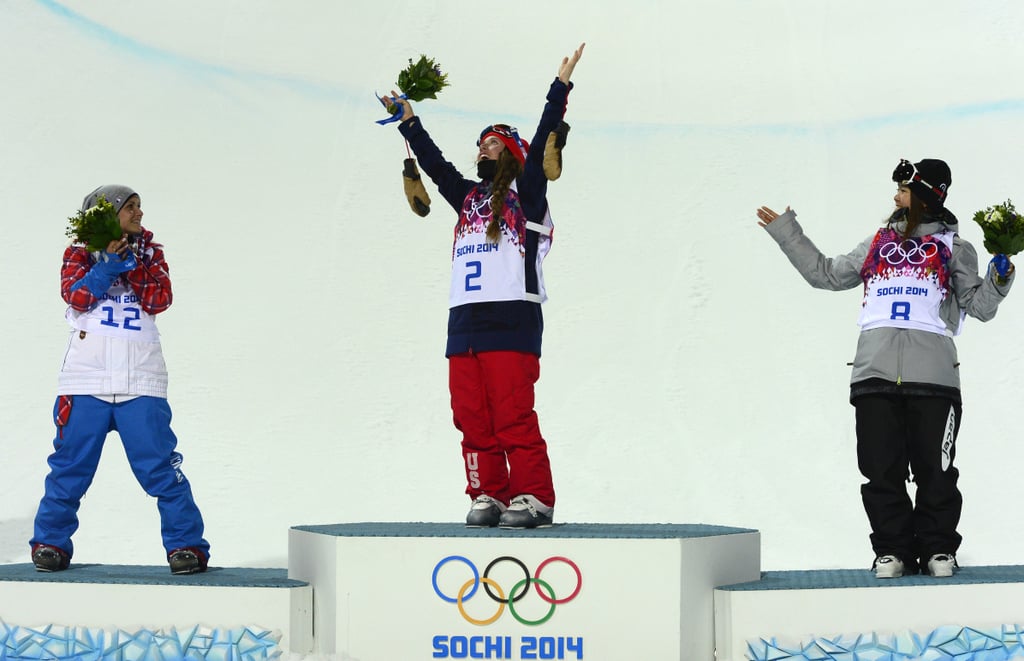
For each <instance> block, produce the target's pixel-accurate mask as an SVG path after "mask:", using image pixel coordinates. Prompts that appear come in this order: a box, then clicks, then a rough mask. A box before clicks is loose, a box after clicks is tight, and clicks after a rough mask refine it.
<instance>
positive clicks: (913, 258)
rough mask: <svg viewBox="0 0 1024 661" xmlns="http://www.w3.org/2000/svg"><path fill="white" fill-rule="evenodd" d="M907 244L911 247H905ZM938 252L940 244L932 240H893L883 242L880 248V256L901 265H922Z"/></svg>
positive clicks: (894, 264) (891, 262)
mask: <svg viewBox="0 0 1024 661" xmlns="http://www.w3.org/2000/svg"><path fill="white" fill-rule="evenodd" d="M907 245H909V246H910V248H909V249H907V248H905V247H904V246H907ZM938 254H939V246H938V244H936V243H933V242H931V241H928V242H926V243H921V244H918V243H916V242H915V241H909V240H908V241H902V242H900V243H897V242H895V241H892V242H890V243H886V244H883V245H882V246H880V247H879V249H878V255H879V257H881V258H882V259H884V260H885V261H887V262H889V264H891V265H893V266H899V265H900V264H904V263H907V264H911V265H913V266H920V265H921V264H924V263H926V262H927V261H928V260H930V259H932V258H934V257H935V256H936V255H938Z"/></svg>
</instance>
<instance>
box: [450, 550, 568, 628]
mask: <svg viewBox="0 0 1024 661" xmlns="http://www.w3.org/2000/svg"><path fill="white" fill-rule="evenodd" d="M503 562H508V563H512V564H513V565H516V566H517V567H518V568H519V569H520V570H522V572H523V578H522V579H520V580H518V581H516V582H515V583H513V584H512V585H511V586H510V587H509V589H508V590H507V591H506V590H505V588H504V587H502V586H501V584H499V583H498V581H496V580H495V579H493V578H491V572H492V570H493V569H494V568H495V567H496V566H497V565H499V564H501V563H503ZM556 562H557V563H563V564H565V565H568V567H569V568H570V569H572V571H573V572H574V573H575V574H576V585H575V587H574V588H573V589H572V590H571V591H569V592H567V593H564V594H561V590H559V592H558V593H556V591H555V589H554V588H553V587H551V585H550V584H549V583H548V582H547V581H545V580H543V579H542V578H541V577H540V575H541V572H542V571H544V569H545V568H546V567H548V566H549V565H551V564H552V563H556ZM449 563H462V564H464V565H466V567H467V568H468V569H469V571H470V572H472V578H470V579H469V580H467V581H465V582H464V583H462V584H461V587H459V589H458V591H457V592H456V593H455V594H454V595H453V594H446V593H445V592H444V591H443V590H442V589H441V588H440V587H439V586H438V584H437V578H438V574H439V572H440V571H441V569H442V568H443V567H444V566H445V565H447V564H449ZM431 583H432V584H433V586H434V592H435V593H436V594H437V596H438V597H440V598H441V599H442V600H443V601H446V602H448V603H450V604H455V605H456V606H457V607H458V609H459V614H461V615H462V617H463V619H465V620H466V621H467V622H469V623H470V624H476V625H478V626H486V625H488V624H491V623H493V622H495V621H497V619H498V618H499V617H501V615H502V613H504V612H505V608H506V607H508V611H509V613H511V614H512V617H514V618H515V619H516V620H517V621H518V622H520V623H521V624H526V625H529V626H536V625H539V624H544V623H545V622H547V621H548V620H550V619H551V617H552V616H553V615H554V614H555V608H556V607H557V606H560V605H562V604H566V603H568V602H570V601H572V600H573V599H575V598H576V596H577V595H579V593H580V590H581V589H582V588H583V574H582V572H580V568H579V566H577V565H576V563H575V562H573V561H572V560H570V559H569V558H566V557H564V556H560V555H556V556H551V557H550V558H548V559H547V560H545V561H544V562H542V563H540V564H539V565H537V570H536V571H535V572H534V573H533V575H532V576H531V575H530V570H529V569H527V567H526V564H524V563H523V561H522V560H520V559H519V558H514V557H512V556H510V555H503V556H500V557H498V558H495V559H494V560H491V562H490V563H489V564H488V565H487V567H486V568H485V569H484V572H483V575H481V574H480V570H479V569H478V568H477V566H476V565H475V564H473V562H472V561H471V560H469V558H466V557H464V556H461V555H450V556H448V557H446V558H442V559H441V560H440V561H438V563H437V564H436V565H435V566H434V572H433V575H432V576H431ZM531 584H532V585H533V587H534V590H533V592H535V593H536V595H537V597H539V598H540V600H541V601H542V602H544V603H546V604H547V605H548V608H547V613H545V614H544V615H542V616H541V617H539V618H537V619H533V620H531V619H528V618H526V617H524V616H523V614H522V613H520V612H519V611H518V610H517V607H516V604H518V603H519V602H520V601H521V600H522V599H523V598H524V597H526V596H527V594H529V593H530V592H531V590H530V585H531ZM481 585H482V586H483V590H480V586H481ZM478 592H483V593H485V594H486V595H487V596H488V597H490V599H491V601H493V602H494V603H496V604H497V609H496V610H495V611H494V613H493V614H491V615H490V616H489V617H486V618H479V619H478V618H475V617H473V616H472V615H470V614H469V613H468V612H466V607H465V604H466V602H468V601H469V600H470V599H472V598H473V597H476V596H478ZM519 608H520V609H521V608H522V607H521V606H520V607H519Z"/></svg>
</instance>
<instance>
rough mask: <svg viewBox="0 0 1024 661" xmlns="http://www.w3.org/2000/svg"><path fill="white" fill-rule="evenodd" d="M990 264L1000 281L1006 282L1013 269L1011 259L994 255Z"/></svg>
mask: <svg viewBox="0 0 1024 661" xmlns="http://www.w3.org/2000/svg"><path fill="white" fill-rule="evenodd" d="M990 263H991V264H992V266H994V267H995V269H996V273H998V274H999V279H1000V280H1006V276H1007V275H1009V274H1010V269H1011V268H1013V264H1011V263H1010V258H1009V257H1007V256H1006V255H1002V254H1000V255H993V257H992V261H991V262H990Z"/></svg>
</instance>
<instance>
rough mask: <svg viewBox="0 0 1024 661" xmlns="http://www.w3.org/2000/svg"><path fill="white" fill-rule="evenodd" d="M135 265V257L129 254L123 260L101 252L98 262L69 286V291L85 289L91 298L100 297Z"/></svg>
mask: <svg viewBox="0 0 1024 661" xmlns="http://www.w3.org/2000/svg"><path fill="white" fill-rule="evenodd" d="M136 265H137V262H136V261H135V255H133V254H132V253H131V252H129V253H128V255H127V256H126V257H125V258H124V259H121V257H120V255H118V254H117V253H109V252H101V253H100V258H99V261H97V262H96V263H95V264H93V265H92V268H91V269H89V272H88V273H86V274H85V276H84V277H83V278H82V279H81V280H79V281H78V282H76V283H75V284H73V285H71V291H76V290H78V289H79V288H80V287H85V288H86V289H88V290H89V293H90V294H92V295H93V296H102V295H103V294H104V293H106V291H107V290H108V289H110V285H112V284H114V280H116V279H117V276H119V275H121V274H122V273H124V272H126V271H131V270H132V269H134V268H135V266H136Z"/></svg>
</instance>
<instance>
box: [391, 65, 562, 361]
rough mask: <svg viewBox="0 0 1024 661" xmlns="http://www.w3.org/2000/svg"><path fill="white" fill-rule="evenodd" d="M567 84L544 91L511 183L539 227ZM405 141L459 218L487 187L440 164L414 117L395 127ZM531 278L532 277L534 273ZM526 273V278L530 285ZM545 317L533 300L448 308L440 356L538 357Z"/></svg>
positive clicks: (529, 259) (533, 246) (531, 257)
mask: <svg viewBox="0 0 1024 661" xmlns="http://www.w3.org/2000/svg"><path fill="white" fill-rule="evenodd" d="M570 89H572V83H570V84H569V85H566V84H564V83H562V82H561V81H560V80H558V79H557V78H556V79H555V81H554V82H553V83H551V88H550V89H549V90H548V95H547V103H546V104H545V105H544V112H543V113H542V114H541V118H540V122H539V123H538V124H537V131H536V133H535V134H534V136H533V140H532V141H531V142H530V145H531V149H530V150H529V153H528V154H527V156H526V162H525V164H524V166H523V171H522V173H520V175H519V177H518V178H517V179H516V189H517V190H518V194H519V201H520V204H521V205H522V209H523V212H524V213H525V214H526V219H527V220H529V221H533V222H537V223H540V222H543V219H544V214H545V212H546V211H547V206H548V201H547V185H548V182H547V178H546V177H545V176H544V167H543V160H544V144H545V142H546V140H547V137H548V134H549V133H550V132H551V131H554V130H555V129H556V128H557V127H558V123H559V121H561V119H562V117H563V116H564V115H565V106H566V102H567V100H568V96H569V90H570ZM398 130H399V131H400V132H401V134H402V135H403V136H404V137H405V139H406V140H408V141H409V146H410V147H411V148H412V150H413V152H414V153H415V154H416V159H417V160H418V161H419V165H420V167H421V168H423V171H424V172H426V173H427V176H429V177H430V179H431V180H432V181H433V182H434V184H436V185H437V188H438V191H439V192H440V193H441V196H442V197H444V199H445V200H447V201H448V204H450V205H451V206H452V208H453V209H455V211H456V212H457V213H458V212H460V211H461V210H462V205H463V203H464V202H465V199H466V197H467V196H468V195H470V194H471V193H472V192H473V191H474V189H476V188H477V187H478V186H489V185H490V182H478V181H475V180H473V179H466V178H465V177H463V176H462V174H461V173H460V172H459V171H458V169H456V167H455V166H454V165H452V164H451V163H450V162H448V161H447V160H445V158H444V155H443V154H442V153H441V150H440V149H438V148H437V145H435V144H434V141H433V140H432V139H431V138H430V135H429V134H428V133H427V131H426V129H424V128H423V124H422V123H421V122H420V119H419V117H411V118H409V119H407V120H406V121H404V122H402V123H401V124H399V126H398ZM536 251H537V236H536V235H535V234H534V233H533V232H528V237H527V244H526V256H525V260H524V262H525V264H527V265H532V264H534V263H535V260H536V255H537V252H536ZM533 277H536V274H535V273H534V274H533ZM529 278H530V273H529V272H528V273H527V282H528V283H529ZM543 332H544V317H543V315H542V314H541V306H540V303H535V302H532V301H491V302H483V303H469V304H466V305H460V306H457V307H454V308H451V309H450V310H449V312H448V344H447V347H446V349H445V356H453V355H456V354H460V353H467V352H469V351H473V352H477V353H479V352H482V351H522V352H526V353H532V354H536V355H538V356H539V355H540V346H541V336H542V335H543Z"/></svg>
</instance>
